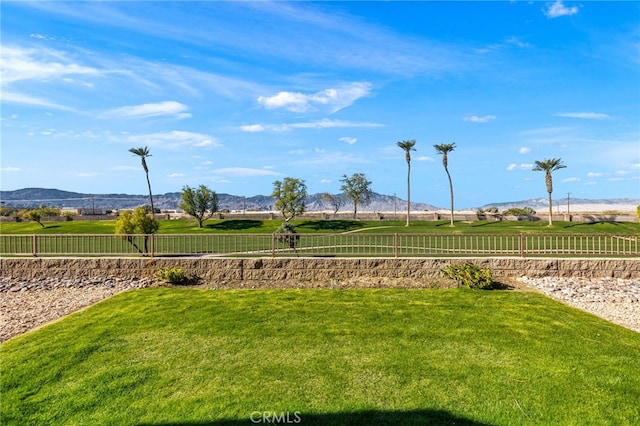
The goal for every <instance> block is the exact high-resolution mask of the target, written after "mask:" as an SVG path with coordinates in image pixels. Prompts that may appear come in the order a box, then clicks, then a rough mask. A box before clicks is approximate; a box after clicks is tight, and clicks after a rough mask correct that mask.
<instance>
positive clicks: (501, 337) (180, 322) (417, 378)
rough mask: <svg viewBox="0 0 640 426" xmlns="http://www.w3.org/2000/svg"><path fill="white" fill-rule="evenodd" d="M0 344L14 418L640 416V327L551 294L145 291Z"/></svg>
mask: <svg viewBox="0 0 640 426" xmlns="http://www.w3.org/2000/svg"><path fill="white" fill-rule="evenodd" d="M0 356H1V357H2V381H1V388H0V392H1V395H2V397H1V402H0V404H1V405H0V407H1V416H2V417H1V420H2V424H3V425H5V424H6V425H14V424H15V425H24V424H34V425H35V424H37V425H45V424H55V425H65V424H68V425H78V424H87V425H95V424H111V425H140V424H148V425H151V424H155V425H158V424H182V425H204V424H214V425H239V424H252V422H251V419H252V418H253V419H256V418H257V417H260V416H263V415H264V414H263V413H265V412H266V413H267V415H272V414H270V413H274V412H275V413H276V414H277V415H278V416H280V415H282V413H284V414H287V413H288V415H289V420H291V421H294V420H296V419H300V420H301V423H300V424H337V425H342V424H367V425H369V424H416V425H417V424H463V425H478V424H491V425H518V424H523V425H528V424H548V425H557V424H563V425H585V424H598V425H600V424H610V425H633V424H640V334H638V333H635V332H632V331H629V330H627V329H624V328H622V327H619V326H616V325H613V324H611V323H608V322H606V321H603V320H601V319H598V318H596V317H594V316H592V315H589V314H587V313H584V312H582V311H579V310H576V309H572V308H569V307H566V306H565V305H562V304H560V303H557V302H555V301H552V300H550V299H548V298H546V297H544V296H542V295H539V294H537V293H527V292H515V291H509V292H507V291H465V290H460V289H452V290H345V291H339V290H333V291H332V290H260V291H251V290H245V291H242V290H239V291H213V290H193V289H170V288H155V289H143V290H136V291H131V292H127V293H122V294H119V295H117V296H115V297H113V298H111V299H108V300H105V301H103V302H101V303H99V304H97V305H95V306H93V307H91V308H89V309H87V310H85V311H82V312H79V313H76V314H74V315H71V316H69V317H67V318H65V319H63V320H62V321H59V322H56V323H53V324H51V325H49V326H47V327H44V328H42V329H39V330H37V331H34V332H31V333H28V334H26V335H23V336H21V337H18V338H15V339H12V340H10V341H8V342H5V343H3V344H2V345H0ZM296 416H297V417H296Z"/></svg>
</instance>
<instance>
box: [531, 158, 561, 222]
mask: <svg viewBox="0 0 640 426" xmlns="http://www.w3.org/2000/svg"><path fill="white" fill-rule="evenodd" d="M565 167H567V166H565V165H564V164H562V159H560V158H552V159H550V160H548V159H545V160H544V161H536V166H535V167H534V168H533V171H534V172H545V182H546V183H547V193H548V194H549V226H551V225H553V219H552V218H551V215H552V214H553V209H552V205H551V193H552V192H553V179H552V178H551V172H555V171H556V170H558V169H564V168H565Z"/></svg>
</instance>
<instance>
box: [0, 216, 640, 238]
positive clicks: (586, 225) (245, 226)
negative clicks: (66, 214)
mask: <svg viewBox="0 0 640 426" xmlns="http://www.w3.org/2000/svg"><path fill="white" fill-rule="evenodd" d="M43 223H44V224H45V226H46V228H42V227H41V226H40V225H38V224H37V223H35V222H18V223H16V222H0V233H3V234H113V233H114V232H115V221H108V220H105V221H70V222H43ZM292 223H293V224H294V225H295V226H296V230H297V231H298V232H300V233H340V232H364V233H376V234H380V233H383V234H393V233H412V234H421V233H425V234H427V233H432V234H519V233H538V234H556V233H563V234H567V233H568V234H598V233H601V234H617V235H627V234H631V235H633V234H638V233H639V232H640V224H638V223H633V222H554V224H553V226H547V225H548V224H547V222H543V221H538V222H515V221H502V222H493V221H491V222H489V221H474V222H456V224H455V227H453V228H452V227H450V226H449V221H447V220H445V221H413V222H412V223H411V226H409V227H407V226H404V225H405V223H406V222H404V221H393V220H389V221H378V220H376V221H360V220H293V221H292ZM281 224H282V220H255V219H222V220H208V221H206V222H205V226H204V227H203V228H198V226H197V224H196V222H195V221H194V220H184V219H180V220H161V221H160V229H159V230H158V233H159V234H201V233H223V234H231V233H240V234H270V233H272V232H274V231H275V230H276V229H277V228H278V227H279V226H280V225H281Z"/></svg>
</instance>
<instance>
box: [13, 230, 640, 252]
mask: <svg viewBox="0 0 640 426" xmlns="http://www.w3.org/2000/svg"><path fill="white" fill-rule="evenodd" d="M0 255H2V256H192V255H217V256H273V257H275V256H338V257H340V256H343V257H354V256H363V257H367V256H368V257H374V256H375V257H435V256H520V257H533V256H600V257H607V256H616V257H620V256H622V257H624V256H639V255H640V237H639V236H637V235H605V234H595V235H591V234H589V235H587V234H584V235H567V234H548V235H527V234H482V235H479V234H456V235H446V234H364V233H362V234H358V233H353V234H295V235H284V236H276V235H273V234H179V235H178V234H156V235H140V234H136V235H113V234H110V235H88V234H58V235H39V234H33V235H0Z"/></svg>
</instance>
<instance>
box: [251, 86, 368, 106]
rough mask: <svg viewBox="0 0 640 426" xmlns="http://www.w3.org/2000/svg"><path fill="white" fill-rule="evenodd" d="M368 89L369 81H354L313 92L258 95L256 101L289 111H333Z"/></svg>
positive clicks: (346, 104) (363, 93)
mask: <svg viewBox="0 0 640 426" xmlns="http://www.w3.org/2000/svg"><path fill="white" fill-rule="evenodd" d="M370 91H371V83H367V82H355V83H349V84H344V85H342V86H340V87H337V88H330V89H326V90H322V91H320V92H316V93H313V94H304V93H300V92H279V93H278V94H276V95H274V96H269V97H265V96H260V97H258V103H259V104H261V105H262V106H263V107H265V108H266V109H278V108H283V109H286V110H287V111H291V112H307V111H317V110H318V109H320V108H322V109H325V108H326V109H328V110H329V111H330V112H331V113H334V112H337V111H340V110H341V109H343V108H346V107H348V106H350V105H351V104H353V103H354V102H355V101H357V100H358V99H360V98H362V97H364V96H367V95H368V94H369V92H370Z"/></svg>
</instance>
